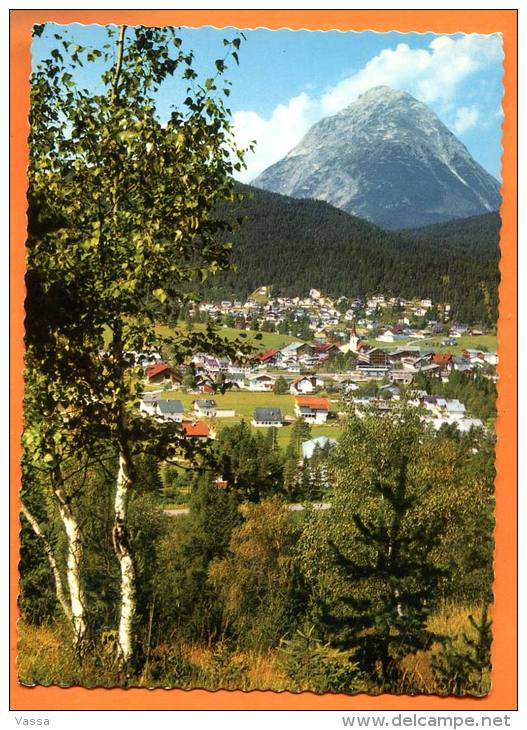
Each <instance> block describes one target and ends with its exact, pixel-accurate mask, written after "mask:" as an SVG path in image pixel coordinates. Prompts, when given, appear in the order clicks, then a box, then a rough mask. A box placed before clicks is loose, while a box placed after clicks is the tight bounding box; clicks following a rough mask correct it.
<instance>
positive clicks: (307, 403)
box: [295, 395, 329, 424]
mask: <svg viewBox="0 0 527 730" xmlns="http://www.w3.org/2000/svg"><path fill="white" fill-rule="evenodd" d="M295 415H296V416H297V417H298V418H303V419H304V420H305V421H307V422H308V423H316V424H321V423H326V421H327V420H328V415H329V401H328V399H327V398H316V397H312V396H302V395H298V396H297V397H296V398H295Z"/></svg>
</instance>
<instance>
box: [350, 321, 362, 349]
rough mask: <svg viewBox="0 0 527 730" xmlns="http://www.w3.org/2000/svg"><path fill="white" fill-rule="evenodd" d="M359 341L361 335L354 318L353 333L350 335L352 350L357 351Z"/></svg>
mask: <svg viewBox="0 0 527 730" xmlns="http://www.w3.org/2000/svg"><path fill="white" fill-rule="evenodd" d="M359 341H360V337H359V335H358V334H357V327H356V323H355V320H353V325H352V328H351V335H350V343H349V349H350V352H357V349H358V344H359Z"/></svg>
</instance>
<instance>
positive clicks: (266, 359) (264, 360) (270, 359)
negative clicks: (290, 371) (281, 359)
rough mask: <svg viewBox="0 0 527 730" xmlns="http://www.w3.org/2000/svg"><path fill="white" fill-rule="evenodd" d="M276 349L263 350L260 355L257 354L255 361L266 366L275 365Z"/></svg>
mask: <svg viewBox="0 0 527 730" xmlns="http://www.w3.org/2000/svg"><path fill="white" fill-rule="evenodd" d="M278 352H279V351H278V350H275V349H271V350H267V351H266V352H263V353H262V354H261V355H258V357H257V361H258V362H259V363H260V364H261V365H263V366H266V367H269V366H270V365H276V356H277V355H278Z"/></svg>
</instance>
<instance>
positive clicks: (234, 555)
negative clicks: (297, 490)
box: [209, 497, 305, 648]
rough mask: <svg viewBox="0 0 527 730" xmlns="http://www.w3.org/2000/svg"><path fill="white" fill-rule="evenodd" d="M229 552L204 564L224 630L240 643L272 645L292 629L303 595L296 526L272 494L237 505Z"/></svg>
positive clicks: (281, 503)
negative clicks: (238, 514)
mask: <svg viewBox="0 0 527 730" xmlns="http://www.w3.org/2000/svg"><path fill="white" fill-rule="evenodd" d="M241 510H242V514H243V517H244V522H243V524H242V525H240V527H238V528H237V529H235V530H234V532H233V534H232V537H231V541H230V544H229V551H228V553H227V554H226V556H225V557H224V558H223V559H222V560H217V561H214V562H213V563H212V564H211V566H210V568H209V579H210V582H211V583H212V585H213V586H214V587H215V589H216V591H217V592H218V595H219V597H220V600H221V604H222V609H223V621H224V624H225V627H226V630H227V631H228V632H229V633H230V634H231V635H232V636H233V637H234V638H235V639H236V641H237V642H238V643H239V644H240V645H242V646H245V647H258V648H265V647H271V646H274V645H276V643H277V642H278V641H279V639H280V638H281V636H283V635H284V634H286V633H288V632H289V631H291V630H292V629H294V627H295V624H296V621H297V620H298V615H299V613H300V611H301V607H302V606H303V603H304V601H305V594H304V592H303V587H302V584H301V581H300V576H299V573H298V569H297V563H296V560H295V545H296V542H297V540H298V536H299V526H298V525H297V524H296V523H295V521H294V520H293V519H292V517H291V513H290V512H289V510H287V509H286V504H285V502H284V501H283V500H282V499H280V498H278V497H272V498H271V499H267V500H264V501H263V502H260V503H259V504H255V505H250V504H245V505H243V506H242V507H241Z"/></svg>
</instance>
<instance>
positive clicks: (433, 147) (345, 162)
mask: <svg viewBox="0 0 527 730" xmlns="http://www.w3.org/2000/svg"><path fill="white" fill-rule="evenodd" d="M253 184H254V185H256V186H257V187H261V188H264V189H267V190H271V191H273V192H279V193H282V194H285V195H291V196H293V197H298V198H316V199H320V200H325V201H326V202H328V203H331V204H332V205H335V206H337V207H339V208H342V209H343V210H345V211H347V212H348V213H352V214H353V215H357V216H360V217H363V218H366V219H367V220H370V221H371V222H373V223H376V224H378V225H380V226H383V227H384V228H388V229H396V228H410V227H416V226H420V225H427V224H431V223H439V222H444V221H447V220H451V219H455V218H464V217H468V216H471V215H479V214H481V213H486V212H489V211H492V210H497V209H498V208H499V205H500V194H499V184H498V182H497V180H495V178H493V177H492V176H491V175H490V174H489V173H488V172H486V171H485V170H484V169H483V168H482V167H481V166H480V165H479V164H478V163H477V162H476V161H475V160H474V159H473V158H472V156H471V155H470V153H469V151H468V150H467V148H466V147H465V146H464V145H463V144H462V143H461V142H460V141H459V140H458V139H457V138H456V136H455V135H454V134H453V133H452V132H451V131H450V130H449V129H448V128H447V127H446V126H445V125H444V124H443V123H442V122H441V120H440V119H439V118H438V117H437V115H436V114H435V113H434V112H433V111H432V110H431V109H430V108H429V107H427V106H426V105H425V104H423V103H422V102H420V101H418V100H417V99H415V98H414V97H413V96H412V95H411V94H408V93H406V92H404V91H396V90H394V89H391V88H390V87H388V86H377V87H374V88H372V89H369V90H368V91H366V92H365V93H364V94H362V95H361V96H359V97H358V99H356V100H355V101H354V102H352V103H351V104H349V105H348V106H347V107H345V108H344V109H343V110H342V111H340V112H338V113H337V114H335V115H333V116H330V117H326V118H324V119H322V120H320V121H319V122H317V123H316V124H315V125H314V126H313V127H312V128H311V129H310V130H309V131H308V133H307V134H306V135H305V137H304V138H303V139H302V140H301V141H300V143H299V144H298V145H297V146H296V147H295V148H293V149H292V150H291V151H290V152H289V153H288V154H287V155H286V156H285V157H284V158H283V159H282V160H280V161H279V162H277V163H275V164H274V165H271V167H269V168H267V170H264V172H263V173H262V174H261V175H259V176H258V177H257V178H256V180H254V182H253Z"/></svg>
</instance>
